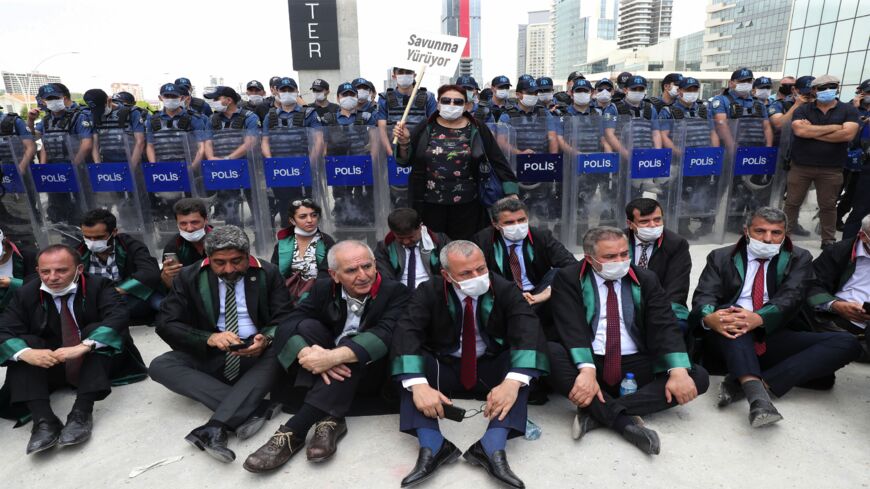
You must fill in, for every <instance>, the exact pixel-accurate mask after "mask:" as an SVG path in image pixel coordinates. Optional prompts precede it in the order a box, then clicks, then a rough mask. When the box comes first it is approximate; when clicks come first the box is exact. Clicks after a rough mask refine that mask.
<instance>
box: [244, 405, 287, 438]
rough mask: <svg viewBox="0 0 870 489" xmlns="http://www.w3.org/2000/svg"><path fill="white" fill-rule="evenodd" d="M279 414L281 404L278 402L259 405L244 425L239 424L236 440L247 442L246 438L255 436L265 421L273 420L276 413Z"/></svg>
mask: <svg viewBox="0 0 870 489" xmlns="http://www.w3.org/2000/svg"><path fill="white" fill-rule="evenodd" d="M280 412H281V403H278V402H271V403H270V402H264V403H263V404H260V407H258V408H257V410H256V411H254V414H252V415H251V417H250V418H248V419H247V421H245V422H244V423H242V424H240V425H239V427H238V428H236V431H235V433H236V438H238V439H239V440H247V439H248V438H250V437H252V436H254V435H256V434H257V432H258V431H260V430H261V429H263V426H265V424H266V421H268V420H270V419H272V418H274V417H275V416H276V415H277V414H278V413H280Z"/></svg>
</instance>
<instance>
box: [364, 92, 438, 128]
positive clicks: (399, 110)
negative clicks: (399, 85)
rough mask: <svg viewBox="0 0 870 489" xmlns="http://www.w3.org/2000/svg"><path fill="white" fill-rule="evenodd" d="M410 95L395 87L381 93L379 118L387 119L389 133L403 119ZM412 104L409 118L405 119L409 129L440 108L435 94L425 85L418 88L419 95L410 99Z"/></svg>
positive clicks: (381, 119) (380, 119)
mask: <svg viewBox="0 0 870 489" xmlns="http://www.w3.org/2000/svg"><path fill="white" fill-rule="evenodd" d="M409 97H410V95H404V94H402V93H401V92H399V91H398V90H396V89H393V88H388V89H387V90H386V91H385V92H383V93H381V94H379V98H378V113H377V118H378V119H377V120H379V121H386V123H387V127H388V128H390V129H389V131H388V133H389V134H392V132H391V131H392V127H393V126H394V125H395V124H396V123H397V122H399V121H400V120H402V115H403V114H404V113H405V106H406V105H407V104H408V103H409V101H408V98H409ZM410 104H411V110H409V111H408V119H407V120H406V121H405V126H406V127H407V128H408V129H409V130H413V127H414V126H415V125H417V124H419V123H421V122H423V121H425V120H426V119H428V118H429V116H431V115H432V114H434V113H435V112H436V111H437V110H438V103H437V102H436V101H435V95H433V94H432V93H430V92H429V91H427V90H426V88H425V87H420V88H419V89H418V90H417V95H416V96H415V97H414V100H412V101H410Z"/></svg>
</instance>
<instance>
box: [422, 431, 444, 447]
mask: <svg viewBox="0 0 870 489" xmlns="http://www.w3.org/2000/svg"><path fill="white" fill-rule="evenodd" d="M417 440H418V441H419V442H420V447H421V448H428V449H429V450H432V453H438V450H441V445H443V444H444V436H442V435H441V432H440V431H438V430H431V429H429V428H417Z"/></svg>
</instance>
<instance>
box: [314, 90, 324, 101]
mask: <svg viewBox="0 0 870 489" xmlns="http://www.w3.org/2000/svg"><path fill="white" fill-rule="evenodd" d="M314 100H317V101H318V102H323V101H324V100H326V92H317V93H315V94H314Z"/></svg>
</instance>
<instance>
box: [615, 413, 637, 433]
mask: <svg viewBox="0 0 870 489" xmlns="http://www.w3.org/2000/svg"><path fill="white" fill-rule="evenodd" d="M632 424H634V420H633V419H631V416H626V414H625V413H619V414H618V415H616V419H615V420H614V421H613V426H611V428H613V431H616V432H617V433H619V434H622V433H623V432H625V429H626V428H628V426H629V425H632Z"/></svg>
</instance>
